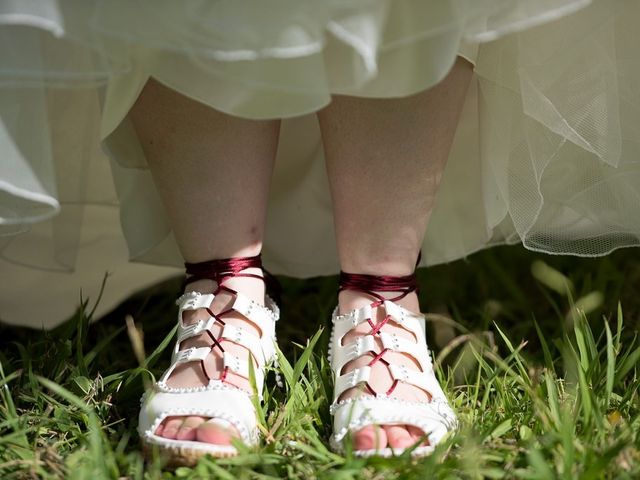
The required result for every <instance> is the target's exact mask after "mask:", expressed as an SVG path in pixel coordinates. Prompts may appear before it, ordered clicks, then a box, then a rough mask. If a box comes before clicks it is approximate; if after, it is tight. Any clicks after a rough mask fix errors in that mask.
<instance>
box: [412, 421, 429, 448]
mask: <svg viewBox="0 0 640 480" xmlns="http://www.w3.org/2000/svg"><path fill="white" fill-rule="evenodd" d="M406 427H407V431H408V432H409V434H410V435H411V437H412V438H413V442H414V443H415V442H417V441H419V440H421V439H424V440H423V442H422V444H421V445H429V439H428V438H427V437H426V436H425V434H424V432H423V431H422V430H420V429H419V428H418V427H414V426H413V425H407V426H406Z"/></svg>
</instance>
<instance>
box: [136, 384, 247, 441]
mask: <svg viewBox="0 0 640 480" xmlns="http://www.w3.org/2000/svg"><path fill="white" fill-rule="evenodd" d="M193 415H195V416H202V417H209V418H219V419H222V420H226V421H228V422H229V423H231V424H232V425H233V426H234V427H235V428H236V429H237V430H238V433H239V434H240V437H241V439H242V441H243V442H244V443H246V444H247V445H253V444H255V443H256V442H257V439H258V431H257V419H256V413H255V408H254V406H253V403H252V402H251V398H250V396H249V395H248V394H247V393H246V392H244V391H243V390H241V389H239V388H232V387H229V386H226V385H223V386H222V387H221V388H214V389H211V388H209V389H204V390H201V391H187V392H163V391H158V390H152V391H149V393H148V394H147V395H145V396H144V397H143V401H142V406H141V408H140V418H139V422H138V432H139V433H140V436H141V437H142V438H144V439H146V440H155V439H159V438H162V437H158V436H157V435H155V431H156V429H157V428H158V426H159V425H160V423H162V421H163V420H164V419H165V418H167V417H172V416H193ZM161 441H162V440H161ZM192 443H193V442H192Z"/></svg>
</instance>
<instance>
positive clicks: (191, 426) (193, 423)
mask: <svg viewBox="0 0 640 480" xmlns="http://www.w3.org/2000/svg"><path fill="white" fill-rule="evenodd" d="M204 421H205V419H204V418H202V417H187V418H185V419H184V422H182V425H181V426H180V430H178V433H177V434H176V440H195V439H196V432H197V430H198V427H199V426H200V425H201V424H202V423H204Z"/></svg>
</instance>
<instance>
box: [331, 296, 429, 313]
mask: <svg viewBox="0 0 640 480" xmlns="http://www.w3.org/2000/svg"><path fill="white" fill-rule="evenodd" d="M376 293H378V294H379V295H381V296H383V297H384V298H393V297H394V296H397V294H396V293H394V292H376ZM373 301H374V299H373V298H371V296H369V295H367V294H365V293H363V292H358V291H354V290H343V291H341V292H340V293H338V308H339V312H340V314H345V313H348V312H350V311H352V310H356V309H358V308H362V307H364V306H365V305H370V304H371V303H372V302H373ZM395 303H396V304H398V305H400V306H401V307H403V308H406V309H407V310H409V311H411V312H414V313H419V312H420V302H419V301H418V295H417V293H416V292H411V293H409V294H408V295H407V296H405V297H404V298H401V299H400V300H397V301H396V302H395Z"/></svg>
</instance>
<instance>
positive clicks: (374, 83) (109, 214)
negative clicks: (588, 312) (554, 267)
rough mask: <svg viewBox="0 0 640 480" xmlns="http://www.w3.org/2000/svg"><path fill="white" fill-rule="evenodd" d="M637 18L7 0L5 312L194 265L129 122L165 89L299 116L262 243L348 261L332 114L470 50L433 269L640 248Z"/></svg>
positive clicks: (571, 5) (412, 83) (433, 244)
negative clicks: (153, 86) (328, 170)
mask: <svg viewBox="0 0 640 480" xmlns="http://www.w3.org/2000/svg"><path fill="white" fill-rule="evenodd" d="M639 21H640V4H639V2H635V1H632V0H600V1H594V2H589V1H585V0H579V1H578V0H540V1H536V2H531V1H528V0H448V1H447V0H437V1H436V0H433V1H425V0H351V1H347V0H339V1H338V0H335V1H330V0H325V1H321V2H318V1H310V0H309V1H303V0H272V1H269V2H256V1H249V0H247V1H239V0H234V1H212V0H187V1H181V2H175V1H173V0H153V1H151V0H148V1H145V0H137V1H129V0H127V1H125V0H109V1H99V0H47V1H44V0H43V1H40V2H21V1H13V2H12V1H5V2H3V3H2V5H0V166H1V170H0V254H1V260H0V275H2V277H3V287H2V291H0V306H1V310H0V318H2V319H4V320H8V321H12V322H18V323H31V324H33V325H42V324H43V323H47V324H53V323H55V322H57V321H59V320H61V319H63V318H64V317H65V316H66V315H68V314H69V313H71V311H72V310H73V308H74V306H75V304H76V303H77V301H76V300H77V299H78V297H79V291H80V289H83V292H84V295H85V296H89V297H94V298H95V296H96V294H97V290H98V289H99V286H100V284H101V281H102V278H103V276H104V273H105V271H108V272H110V273H111V279H110V280H109V281H108V282H107V287H106V290H105V296H104V298H103V301H102V303H101V308H100V310H99V311H105V310H106V309H108V308H110V307H111V306H113V305H114V304H115V302H117V301H118V300H120V299H122V298H123V297H124V296H125V295H126V294H128V293H130V292H131V291H133V290H135V289H136V288H140V287H143V286H145V285H147V284H150V283H153V282H155V281H157V280H159V279H161V278H165V277H167V276H169V275H172V274H175V273H176V272H178V271H179V268H180V267H181V264H182V260H181V258H180V255H179V252H178V250H177V247H176V244H175V241H174V239H173V235H172V232H171V228H170V226H169V223H168V221H167V218H166V216H165V214H164V211H163V208H162V205H161V203H160V199H159V196H158V193H157V191H156V189H155V187H154V184H153V182H152V180H151V176H150V173H149V171H148V169H147V162H146V159H145V157H144V154H143V152H142V149H141V147H140V145H139V142H138V140H137V137H136V135H135V132H134V130H133V128H132V125H131V123H130V121H129V119H128V112H129V110H130V108H131V106H132V105H133V103H134V102H135V100H136V98H137V96H138V95H139V93H140V91H141V90H142V88H143V86H144V84H145V82H146V81H147V80H148V79H149V78H150V77H153V78H155V79H156V80H158V81H159V82H161V83H163V84H165V85H167V86H169V87H171V88H173V89H175V90H177V91H179V92H181V93H182V94H184V95H186V96H189V97H191V98H193V99H195V100H197V101H199V102H202V103H204V104H206V105H209V106H211V107H213V108H216V109H217V110H220V111H223V112H226V113H229V114H231V115H236V116H241V117H246V118H252V119H267V118H282V119H284V120H283V124H282V129H281V137H280V144H279V150H278V158H277V161H276V171H275V173H274V179H273V183H272V191H271V197H270V204H269V214H268V221H267V230H266V238H265V245H264V249H263V256H264V261H265V264H266V265H267V267H268V268H269V269H270V270H271V271H273V272H274V273H279V274H286V275H292V276H297V277H308V276H314V275H325V274H333V273H336V272H337V271H338V263H337V255H336V247H335V242H334V240H333V238H334V231H333V221H332V211H331V199H330V196H329V190H328V183H327V179H326V174H325V171H324V165H323V152H322V146H321V142H320V133H319V128H318V124H317V120H316V118H315V113H314V112H316V111H317V110H318V109H320V108H322V107H323V106H325V105H327V104H328V103H329V102H330V101H331V95H332V94H344V95H355V96H361V97H400V96H406V95H411V94H413V93H417V92H419V91H422V90H424V89H426V88H429V87H430V86H432V85H434V84H436V83H437V82H439V81H440V80H441V79H442V78H443V77H444V76H445V75H446V74H447V72H448V71H449V69H450V68H451V66H452V65H453V63H454V61H455V58H456V56H462V57H464V58H466V59H467V60H468V61H470V62H472V63H473V64H474V76H473V79H472V82H471V85H470V88H469V91H468V94H467V98H466V100H465V105H464V109H463V113H462V117H461V120H460V123H459V125H458V128H457V132H456V135H455V139H454V143H453V147H452V151H451V154H450V157H449V161H448V163H447V166H446V169H445V172H444V176H443V180H442V184H441V187H440V190H439V192H438V195H437V198H436V204H435V208H434V211H433V215H432V217H431V221H430V224H429V227H428V230H427V233H426V237H425V240H424V245H423V249H422V251H423V260H422V265H423V266H425V265H433V264H437V263H442V262H448V261H452V260H455V259H458V258H462V257H465V256H467V255H469V254H470V253H472V252H475V251H477V250H479V249H482V248H485V247H488V246H491V245H498V244H505V243H508V244H513V243H522V244H523V245H524V246H525V247H526V248H529V249H532V250H537V251H543V252H548V253H554V254H574V255H581V256H595V255H602V254H606V253H608V252H611V251H612V250H614V249H616V248H620V247H626V246H635V245H638V243H639V239H640V215H638V212H639V211H640V88H639V87H638V86H639V85H640V62H639V61H638V60H637V52H638V47H640V41H639V39H638V36H637V28H638V23H639ZM176 161H179V160H178V159H177V160H176ZM390 161H401V160H395V159H394V160H391V159H390ZM9 280H10V281H9ZM26 296H28V297H29V298H30V301H28V302H25V301H24V299H25V297H26ZM45 308H46V311H47V318H45V319H43V318H42V317H43V316H42V312H43V311H45V310H44V309H45Z"/></svg>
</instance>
